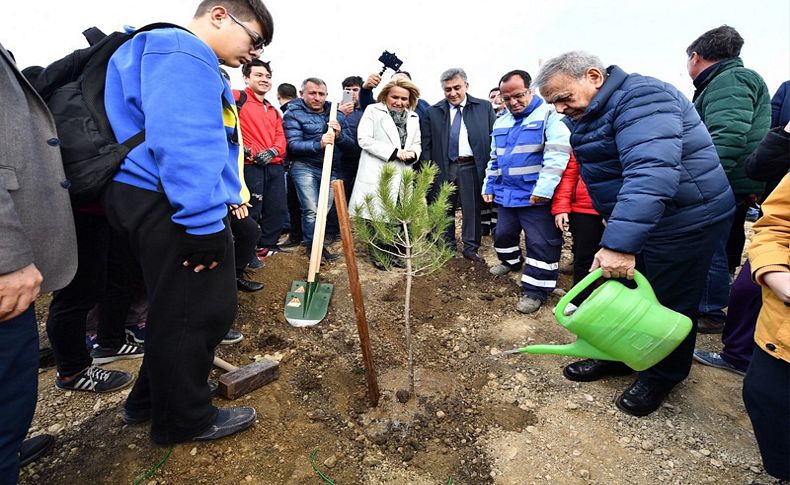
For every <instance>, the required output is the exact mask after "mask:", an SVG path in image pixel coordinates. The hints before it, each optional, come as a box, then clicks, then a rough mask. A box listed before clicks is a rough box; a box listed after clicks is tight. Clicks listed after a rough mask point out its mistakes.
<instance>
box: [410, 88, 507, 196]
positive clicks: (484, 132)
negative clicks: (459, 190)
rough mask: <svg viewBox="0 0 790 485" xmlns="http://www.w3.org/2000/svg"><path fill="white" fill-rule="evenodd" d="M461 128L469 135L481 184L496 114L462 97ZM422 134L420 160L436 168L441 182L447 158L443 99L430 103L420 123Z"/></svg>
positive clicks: (446, 118)
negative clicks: (433, 164)
mask: <svg viewBox="0 0 790 485" xmlns="http://www.w3.org/2000/svg"><path fill="white" fill-rule="evenodd" d="M463 116H464V125H466V132H467V134H468V135H469V145H470V146H471V147H472V153H474V157H475V165H476V166H477V172H478V174H479V176H480V180H481V182H482V180H483V177H484V174H485V170H486V164H488V159H489V155H490V152H491V129H492V128H493V126H494V120H496V114H495V113H494V109H493V108H492V107H491V103H489V102H488V100H484V99H479V98H475V97H472V96H469V95H468V94H467V95H466V107H465V108H464V110H463ZM420 129H421V131H422V157H421V160H433V162H434V163H436V164H437V165H438V166H439V171H440V172H439V180H438V182H439V183H441V182H443V181H445V175H446V174H447V171H448V169H449V166H450V160H449V158H448V156H447V143H448V141H449V137H450V111H449V109H448V104H447V101H446V100H441V101H439V102H438V103H436V104H434V105H433V106H431V107H430V108H428V111H427V112H426V115H425V117H424V118H423V119H421V120H420Z"/></svg>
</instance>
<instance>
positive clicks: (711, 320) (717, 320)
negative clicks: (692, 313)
mask: <svg viewBox="0 0 790 485" xmlns="http://www.w3.org/2000/svg"><path fill="white" fill-rule="evenodd" d="M722 332H724V318H722V317H712V316H710V315H700V317H699V318H698V319H697V333H722Z"/></svg>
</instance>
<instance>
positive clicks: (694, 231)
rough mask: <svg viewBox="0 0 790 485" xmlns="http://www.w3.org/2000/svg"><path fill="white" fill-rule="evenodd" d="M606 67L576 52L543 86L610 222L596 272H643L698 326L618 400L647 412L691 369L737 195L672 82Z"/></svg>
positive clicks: (577, 375) (617, 370) (555, 62)
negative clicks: (714, 264)
mask: <svg viewBox="0 0 790 485" xmlns="http://www.w3.org/2000/svg"><path fill="white" fill-rule="evenodd" d="M602 66H603V64H602V63H601V61H600V59H598V58H597V57H596V56H593V55H590V54H587V53H584V52H568V53H566V54H562V55H561V56H559V57H556V58H554V59H551V60H549V61H548V62H546V63H545V64H544V66H543V68H542V70H541V72H540V74H539V75H538V77H537V78H536V80H535V85H536V86H537V87H538V88H539V89H540V93H541V94H542V95H543V97H544V98H545V99H546V101H547V102H549V103H552V104H554V106H555V108H556V110H557V111H558V112H560V113H563V114H565V115H567V117H566V118H565V120H564V121H565V122H566V123H567V124H568V127H569V128H570V129H571V146H572V147H573V151H574V153H575V155H576V158H577V159H578V161H579V165H580V171H581V176H582V179H583V180H584V182H585V184H587V189H588V191H589V194H590V198H591V199H592V201H593V204H594V206H595V209H596V210H597V211H598V212H599V213H600V214H601V215H602V216H603V217H604V218H605V219H606V220H607V227H606V229H605V230H604V233H603V238H602V239H601V243H600V245H601V249H600V250H599V251H598V252H597V253H596V255H595V258H594V261H593V265H592V268H591V269H597V268H600V269H601V270H602V274H603V276H604V277H605V278H628V279H631V278H633V277H634V271H635V269H638V270H639V271H640V272H641V273H642V274H643V275H644V276H645V277H646V278H647V280H648V281H649V282H650V284H651V285H652V287H653V291H654V292H655V295H656V297H657V298H658V301H659V302H660V303H661V304H662V305H664V306H666V307H669V308H670V309H672V310H674V311H676V312H679V313H682V314H684V315H686V316H688V317H689V318H690V319H691V321H692V323H693V327H692V330H691V332H690V333H689V335H688V336H687V337H686V338H685V340H684V341H683V342H682V343H681V344H680V345H679V346H678V347H677V348H676V349H675V350H674V351H673V352H672V353H671V354H670V355H669V356H667V357H666V358H665V359H664V360H662V361H661V362H659V363H658V364H656V365H654V366H653V367H651V368H649V369H647V370H645V371H642V372H640V373H639V377H638V378H637V380H636V382H634V383H633V384H632V385H631V387H629V388H628V389H627V390H626V391H625V392H624V393H623V394H622V395H621V396H620V397H619V398H618V399H617V401H616V404H617V407H618V408H619V409H620V410H622V411H623V412H626V413H628V414H632V415H635V416H645V415H648V414H650V413H652V412H653V411H655V410H656V409H658V407H659V406H660V405H661V402H662V401H663V400H664V398H665V397H666V396H667V395H668V394H669V392H670V391H671V390H672V388H673V387H674V386H675V385H676V384H678V383H680V382H681V381H683V379H685V378H686V376H687V375H688V373H689V370H690V369H691V359H692V352H693V350H694V340H695V338H696V334H697V331H696V327H697V324H696V321H697V315H698V309H697V307H698V304H699V300H700V296H701V293H702V289H703V288H704V284H705V277H706V275H707V272H708V267H709V266H710V262H711V259H712V257H713V250H714V247H715V243H716V242H717V241H719V240H720V239H721V237H723V236H724V234H725V231H726V230H727V229H728V228H729V218H730V217H731V216H732V213H733V210H734V199H733V195H732V190H730V186H729V183H728V182H727V177H726V175H725V174H724V170H723V169H722V167H721V164H720V163H719V157H718V155H717V153H716V148H715V147H714V146H713V142H712V140H711V137H710V134H708V130H707V129H706V128H705V125H703V124H702V121H701V120H700V117H699V115H698V114H697V111H696V110H695V109H694V106H693V105H692V104H691V103H690V102H689V100H688V99H687V98H686V97H685V96H684V95H683V94H682V93H681V92H679V91H678V90H677V89H676V88H675V87H674V86H672V85H671V84H668V83H665V82H662V81H659V80H658V79H654V78H650V77H647V76H642V75H639V74H628V73H626V72H625V71H623V70H622V69H621V68H619V67H618V66H610V67H608V68H606V69H603V67H602ZM631 372H633V371H632V370H631V369H630V368H629V367H627V366H626V365H625V364H623V363H621V362H610V361H603V360H596V359H588V360H582V361H580V362H574V363H572V364H570V365H568V366H566V367H565V369H564V371H563V374H564V375H565V377H567V378H568V379H570V380H574V381H594V380H598V379H601V378H603V377H606V376H611V375H626V374H630V373H631Z"/></svg>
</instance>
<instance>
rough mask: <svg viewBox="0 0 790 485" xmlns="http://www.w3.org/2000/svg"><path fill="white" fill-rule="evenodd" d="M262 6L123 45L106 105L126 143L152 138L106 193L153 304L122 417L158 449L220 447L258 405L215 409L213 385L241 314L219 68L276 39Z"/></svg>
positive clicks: (213, 5)
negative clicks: (217, 355)
mask: <svg viewBox="0 0 790 485" xmlns="http://www.w3.org/2000/svg"><path fill="white" fill-rule="evenodd" d="M272 32H273V21H272V17H271V14H270V13H269V11H268V10H267V9H266V7H265V6H264V5H263V3H261V1H260V0H206V1H203V2H201V3H200V5H199V6H198V9H197V11H196V13H195V16H194V18H193V19H192V21H191V22H190V24H189V25H188V30H182V29H177V28H170V29H157V30H153V31H150V32H145V33H142V34H139V35H137V36H135V37H134V38H133V39H131V40H129V41H128V42H126V43H125V44H124V45H123V46H121V47H120V48H119V49H118V51H116V53H115V54H114V55H113V56H112V58H111V59H110V63H109V66H108V69H107V81H106V91H105V105H106V110H107V116H108V118H109V120H110V123H111V125H112V128H113V131H114V132H115V135H116V137H117V138H118V139H119V140H125V139H128V138H129V137H131V136H132V135H134V134H136V133H137V132H139V131H140V130H143V129H144V130H145V142H144V143H142V144H141V145H140V146H138V147H137V148H135V149H134V150H132V151H131V152H130V153H129V155H128V156H127V158H126V159H125V160H124V162H123V164H122V165H121V169H120V171H119V172H118V174H117V175H116V176H115V178H114V181H113V182H112V184H110V186H109V188H108V189H107V192H106V195H105V209H106V212H107V218H108V219H109V221H110V224H111V225H112V226H113V228H114V229H115V230H117V231H118V232H119V233H120V234H122V235H123V236H124V237H126V238H128V240H129V242H130V245H131V247H132V248H133V250H134V252H135V254H136V256H137V258H138V259H139V261H140V264H141V267H142V269H143V275H144V279H145V284H146V289H147V292H148V298H149V305H150V306H149V314H148V321H147V324H146V326H147V335H146V342H145V344H146V345H145V347H146V348H145V357H144V358H143V364H142V366H141V368H140V375H139V378H138V380H137V382H136V383H135V385H134V388H133V389H132V391H131V393H130V394H129V397H128V399H127V401H126V404H125V408H124V416H123V419H124V422H125V423H127V424H134V423H142V422H146V421H148V420H149V419H150V420H151V421H152V422H151V439H152V440H153V441H154V442H156V443H160V444H170V443H177V442H182V441H193V440H197V441H199V440H211V439H217V438H221V437H223V436H227V435H230V434H233V433H235V432H237V431H240V430H242V429H244V428H247V427H248V426H250V425H252V423H253V422H254V421H255V410H254V409H253V408H224V409H217V408H216V407H214V406H213V405H212V403H211V391H210V389H209V386H208V384H207V378H208V374H209V371H210V370H211V365H212V359H213V355H214V348H215V347H216V346H217V344H219V342H220V340H221V339H222V337H223V336H224V335H225V333H226V332H227V331H228V329H229V328H230V325H231V323H232V322H233V319H234V318H235V314H236V303H237V302H236V282H235V272H234V267H233V264H232V262H233V244H232V238H231V232H230V227H229V224H228V220H227V214H228V206H229V205H231V204H240V203H241V200H242V199H241V196H240V192H241V190H242V184H241V182H240V179H239V157H240V156H241V154H240V150H239V148H240V146H241V145H240V143H241V140H240V132H239V129H238V116H237V113H236V110H235V107H234V101H233V94H232V92H231V89H230V86H229V85H228V84H227V82H226V81H225V80H224V79H223V77H222V75H221V74H220V70H219V66H220V65H226V66H229V67H238V66H239V65H241V64H245V63H248V62H250V61H252V60H253V59H256V58H258V57H259V56H260V54H261V52H262V51H263V47H264V46H265V45H268V44H269V42H271V39H272Z"/></svg>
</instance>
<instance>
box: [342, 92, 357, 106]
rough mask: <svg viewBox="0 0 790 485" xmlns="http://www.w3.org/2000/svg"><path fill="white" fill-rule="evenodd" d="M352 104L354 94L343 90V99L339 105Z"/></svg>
mask: <svg viewBox="0 0 790 485" xmlns="http://www.w3.org/2000/svg"><path fill="white" fill-rule="evenodd" d="M353 102H354V93H352V92H351V91H349V90H348V89H344V90H343V99H342V100H341V101H340V104H348V103H353Z"/></svg>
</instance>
